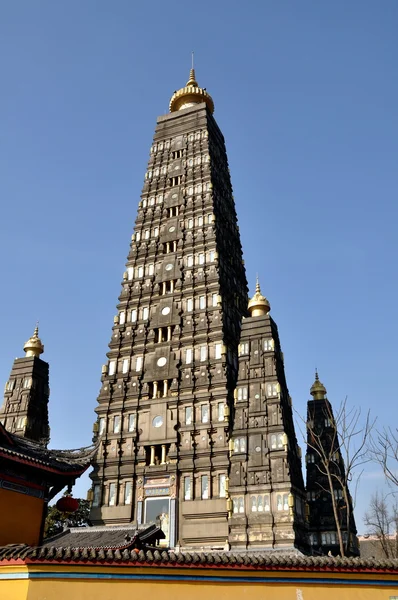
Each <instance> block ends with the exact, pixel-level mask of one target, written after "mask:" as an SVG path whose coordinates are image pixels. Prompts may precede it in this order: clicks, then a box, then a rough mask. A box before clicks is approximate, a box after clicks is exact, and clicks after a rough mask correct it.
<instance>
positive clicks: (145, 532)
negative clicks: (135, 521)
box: [42, 524, 165, 550]
mask: <svg viewBox="0 0 398 600" xmlns="http://www.w3.org/2000/svg"><path fill="white" fill-rule="evenodd" d="M164 537H165V535H164V533H163V531H162V530H161V529H160V527H158V526H157V525H156V524H151V525H148V524H145V525H143V526H138V527H137V526H136V525H126V526H117V527H116V526H115V527H112V526H110V525H103V526H99V527H71V528H70V529H66V530H65V531H62V532H61V533H59V534H58V535H56V536H54V537H52V538H48V539H46V540H44V542H43V544H42V547H44V548H50V547H54V546H56V547H62V548H72V549H73V550H75V549H80V550H83V549H85V548H88V549H93V548H95V549H97V550H99V549H105V550H108V549H109V548H112V549H113V550H116V549H118V548H119V549H120V548H132V547H137V546H138V547H140V548H141V547H142V546H144V545H148V544H149V545H155V543H156V540H161V539H164Z"/></svg>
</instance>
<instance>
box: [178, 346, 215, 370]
mask: <svg viewBox="0 0 398 600" xmlns="http://www.w3.org/2000/svg"><path fill="white" fill-rule="evenodd" d="M222 353H223V345H222V344H221V343H216V344H214V353H213V356H214V358H215V359H216V360H218V359H220V358H221V357H222ZM207 356H208V346H207V345H206V344H203V345H202V346H198V347H196V348H186V349H185V350H184V359H185V360H184V362H185V364H186V365H190V364H191V363H193V362H194V361H195V358H196V360H198V359H199V361H200V362H204V361H206V360H207Z"/></svg>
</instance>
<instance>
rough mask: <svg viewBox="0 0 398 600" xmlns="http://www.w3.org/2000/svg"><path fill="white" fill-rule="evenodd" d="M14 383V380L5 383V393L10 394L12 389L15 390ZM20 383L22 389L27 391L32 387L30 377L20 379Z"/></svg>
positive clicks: (32, 381) (32, 382)
mask: <svg viewBox="0 0 398 600" xmlns="http://www.w3.org/2000/svg"><path fill="white" fill-rule="evenodd" d="M16 382H17V380H16V379H10V381H7V383H6V385H5V391H6V392H12V391H13V389H14V388H15V384H16ZM21 383H22V389H24V390H27V389H29V388H31V387H33V384H34V380H33V379H32V378H31V377H24V378H23V379H22V381H21Z"/></svg>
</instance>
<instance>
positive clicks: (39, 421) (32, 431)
mask: <svg viewBox="0 0 398 600" xmlns="http://www.w3.org/2000/svg"><path fill="white" fill-rule="evenodd" d="M24 350H25V356H24V357H23V358H16V359H15V361H14V364H13V367H12V370H11V373H10V377H9V379H8V381H7V383H6V385H5V392H4V403H3V406H2V407H1V409H0V546H2V545H6V544H31V545H38V544H39V543H40V542H41V541H42V537H43V530H44V520H45V517H46V511H47V505H48V502H49V501H50V500H52V499H53V498H54V496H56V494H58V493H59V492H60V491H62V490H63V489H64V488H65V487H67V488H68V489H69V490H70V489H71V487H72V485H73V484H74V482H75V480H76V479H77V478H78V477H80V475H82V473H84V472H85V471H86V470H87V469H88V467H89V466H90V461H91V459H92V458H93V456H94V454H95V452H96V446H91V447H88V448H81V449H79V450H49V449H48V448H47V445H48V442H49V440H50V427H49V423H48V398H49V385H48V382H49V366H48V363H46V362H45V361H43V360H42V359H41V358H40V355H41V354H42V353H43V351H44V346H43V344H42V342H41V340H40V338H39V332H38V328H37V327H36V329H35V331H34V334H33V336H32V337H31V338H29V340H28V341H27V342H26V344H25V346H24Z"/></svg>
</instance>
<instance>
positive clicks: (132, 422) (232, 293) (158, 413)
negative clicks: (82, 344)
mask: <svg viewBox="0 0 398 600" xmlns="http://www.w3.org/2000/svg"><path fill="white" fill-rule="evenodd" d="M213 110H214V104H213V100H212V98H211V96H210V95H209V94H208V92H207V91H206V90H205V89H203V88H200V87H199V86H198V84H197V82H196V79H195V72H194V70H191V72H190V77H189V80H188V82H187V84H186V86H185V87H184V88H182V89H181V90H179V91H177V92H175V93H174V94H173V97H172V98H171V101H170V113H169V114H167V115H166V116H162V117H159V118H158V121H157V126H156V130H155V136H154V140H153V144H152V147H151V149H150V158H149V162H148V169H147V172H146V174H145V183H144V187H143V190H142V195H141V201H140V202H139V207H138V214H137V218H136V224H135V229H134V233H133V236H132V240H131V244H130V251H129V254H128V258H127V263H126V271H125V273H124V275H123V282H122V291H121V295H120V297H119V303H118V306H117V314H116V316H115V318H114V326H113V330H112V337H111V342H110V345H109V353H108V359H109V360H108V362H107V364H106V365H105V366H104V367H103V376H102V387H101V391H100V394H99V397H98V407H97V409H96V411H97V413H98V421H97V423H96V425H95V429H96V431H98V434H100V435H102V438H103V441H102V445H101V451H100V453H99V455H98V457H97V462H96V465H95V469H94V472H93V474H92V479H93V507H92V513H91V518H92V520H93V521H94V522H95V523H105V524H112V523H123V522H129V521H138V523H141V522H145V521H146V522H149V521H153V520H155V519H158V520H159V521H160V522H161V523H162V528H163V530H164V531H165V532H166V534H167V540H166V543H168V544H169V545H171V546H174V545H175V544H176V543H177V541H179V542H180V544H181V545H183V546H198V545H199V546H208V547H222V546H224V544H225V540H226V539H227V537H228V524H227V509H226V480H227V476H228V469H229V438H230V434H231V422H230V417H229V415H230V414H231V412H233V402H234V398H233V394H234V389H235V385H236V379H237V369H238V344H239V336H240V329H241V321H242V317H243V316H244V315H246V314H247V283H246V276H245V269H244V266H243V261H242V248H241V243H240V238H239V230H238V226H237V217H236V211H235V204H234V199H233V196H232V187H231V181H230V176H229V171H228V161H227V154H226V149H225V143H224V138H223V135H222V133H221V131H220V129H219V128H218V126H217V123H216V121H215V120H214V117H213V114H212V113H213Z"/></svg>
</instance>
